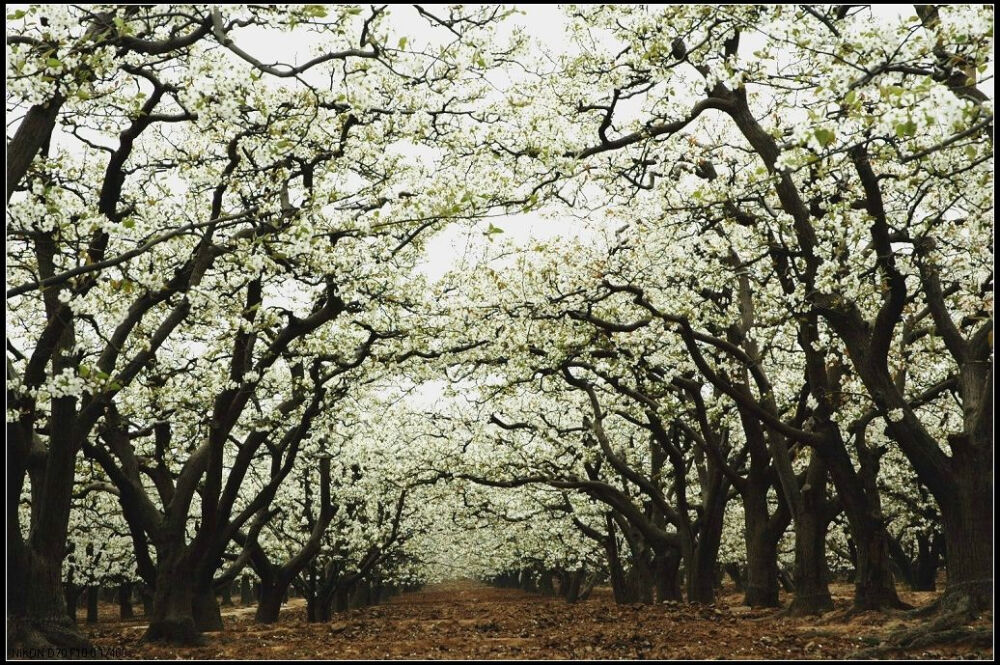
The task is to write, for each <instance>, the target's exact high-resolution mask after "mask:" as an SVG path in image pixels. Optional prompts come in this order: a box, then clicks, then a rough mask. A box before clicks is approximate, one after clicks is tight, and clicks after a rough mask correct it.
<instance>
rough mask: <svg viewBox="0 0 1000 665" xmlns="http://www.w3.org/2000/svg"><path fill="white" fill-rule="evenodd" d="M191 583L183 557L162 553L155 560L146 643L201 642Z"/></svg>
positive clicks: (192, 584)
mask: <svg viewBox="0 0 1000 665" xmlns="http://www.w3.org/2000/svg"><path fill="white" fill-rule="evenodd" d="M194 596H195V594H194V582H193V580H192V571H191V566H190V564H189V563H188V561H187V560H186V557H185V556H184V555H183V554H177V553H175V552H165V553H163V554H162V556H160V557H159V560H158V561H157V571H156V590H155V591H154V593H153V612H152V614H151V615H150V619H149V628H147V629H146V634H145V635H144V636H143V641H145V642H169V643H172V644H178V645H195V644H200V643H201V637H200V636H199V635H198V630H197V628H196V627H195V619H194Z"/></svg>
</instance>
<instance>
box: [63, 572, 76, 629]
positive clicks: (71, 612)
mask: <svg viewBox="0 0 1000 665" xmlns="http://www.w3.org/2000/svg"><path fill="white" fill-rule="evenodd" d="M63 590H64V595H65V596H66V614H67V615H68V616H69V618H70V619H71V620H72V621H73V623H76V599H77V597H78V596H79V595H80V588H79V587H78V586H76V585H75V584H73V583H72V582H66V583H65V584H63Z"/></svg>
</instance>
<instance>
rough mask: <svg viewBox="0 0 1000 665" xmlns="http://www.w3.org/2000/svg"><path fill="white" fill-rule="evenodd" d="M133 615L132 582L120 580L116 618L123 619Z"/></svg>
mask: <svg viewBox="0 0 1000 665" xmlns="http://www.w3.org/2000/svg"><path fill="white" fill-rule="evenodd" d="M134 616H135V612H133V611H132V583H131V582H122V583H121V584H119V585H118V618H119V619H122V620H125V619H131V618H133V617H134Z"/></svg>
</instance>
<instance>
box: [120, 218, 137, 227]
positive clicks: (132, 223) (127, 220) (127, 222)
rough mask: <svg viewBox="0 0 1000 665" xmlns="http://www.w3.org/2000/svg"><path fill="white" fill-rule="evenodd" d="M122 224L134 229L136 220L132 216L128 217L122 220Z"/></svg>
mask: <svg viewBox="0 0 1000 665" xmlns="http://www.w3.org/2000/svg"><path fill="white" fill-rule="evenodd" d="M122 226H124V227H125V228H126V229H134V228H135V220H134V219H132V218H131V217H126V218H125V219H123V220H122Z"/></svg>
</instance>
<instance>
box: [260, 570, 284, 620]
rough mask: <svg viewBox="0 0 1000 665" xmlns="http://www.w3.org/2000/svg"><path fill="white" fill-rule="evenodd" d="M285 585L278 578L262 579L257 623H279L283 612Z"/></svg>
mask: <svg viewBox="0 0 1000 665" xmlns="http://www.w3.org/2000/svg"><path fill="white" fill-rule="evenodd" d="M285 588H286V586H285V585H282V584H280V582H279V581H278V580H262V582H261V585H260V602H259V603H258V604H257V613H256V614H255V615H254V621H256V622H257V623H277V622H278V615H279V614H280V613H281V599H282V597H283V596H284V594H285Z"/></svg>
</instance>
